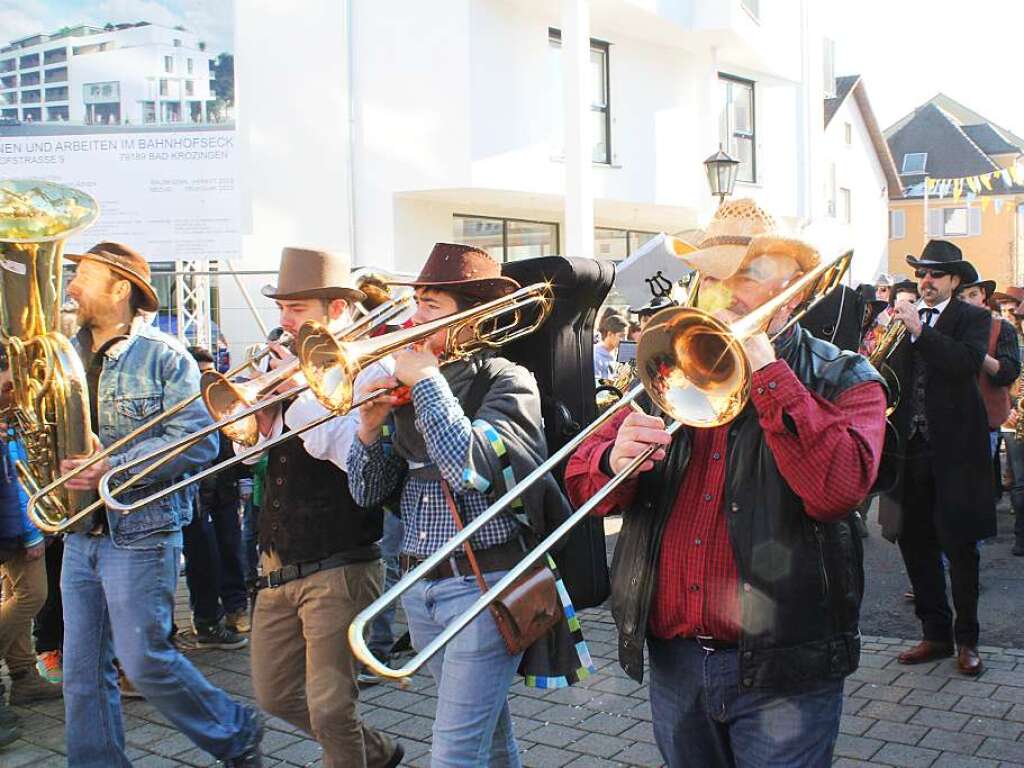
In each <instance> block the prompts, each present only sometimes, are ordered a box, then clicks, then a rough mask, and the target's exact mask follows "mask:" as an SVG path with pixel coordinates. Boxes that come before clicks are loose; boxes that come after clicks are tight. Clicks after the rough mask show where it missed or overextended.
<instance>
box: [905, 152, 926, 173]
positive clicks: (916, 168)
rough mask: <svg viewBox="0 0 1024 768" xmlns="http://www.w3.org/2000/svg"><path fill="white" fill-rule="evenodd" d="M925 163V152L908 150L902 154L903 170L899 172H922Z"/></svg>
mask: <svg viewBox="0 0 1024 768" xmlns="http://www.w3.org/2000/svg"><path fill="white" fill-rule="evenodd" d="M927 165H928V153H927V152H908V153H907V154H905V155H904V156H903V170H902V171H900V173H924V169H925V166H927Z"/></svg>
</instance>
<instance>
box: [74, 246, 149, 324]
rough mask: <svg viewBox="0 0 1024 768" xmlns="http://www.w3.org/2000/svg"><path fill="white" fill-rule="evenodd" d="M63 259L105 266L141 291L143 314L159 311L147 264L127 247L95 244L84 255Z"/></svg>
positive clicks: (78, 254)
mask: <svg viewBox="0 0 1024 768" xmlns="http://www.w3.org/2000/svg"><path fill="white" fill-rule="evenodd" d="M64 258H66V259H67V260H68V261H72V262H74V263H75V264H78V263H79V262H81V261H82V260H83V259H88V260H89V261H95V262H98V263H100V264H103V265H105V266H107V267H108V268H109V269H110V271H111V272H113V273H114V274H116V275H118V276H119V277H122V278H124V279H125V280H127V281H128V282H130V283H131V284H132V285H134V286H136V287H137V288H138V289H139V290H140V291H142V295H143V301H144V303H143V304H142V305H141V306H140V307H139V309H141V310H142V311H143V312H156V311H157V310H158V309H160V299H158V298H157V295H156V290H155V289H154V288H153V284H152V283H151V282H150V275H149V262H148V261H146V260H145V259H144V258H143V257H142V255H141V254H139V253H137V252H135V251H133V250H132V249H131V248H129V247H128V246H127V245H122V244H121V243H114V242H110V241H104V242H102V243H97V244H96V245H94V246H93V247H92V248H90V249H89V250H88V251H86V252H85V253H65V254H64Z"/></svg>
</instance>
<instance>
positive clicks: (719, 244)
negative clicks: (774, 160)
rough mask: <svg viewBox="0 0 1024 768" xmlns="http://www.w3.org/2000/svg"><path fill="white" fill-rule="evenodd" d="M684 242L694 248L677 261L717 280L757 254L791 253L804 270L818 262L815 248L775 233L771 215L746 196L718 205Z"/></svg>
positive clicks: (736, 269)
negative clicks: (696, 236) (690, 239)
mask: <svg viewBox="0 0 1024 768" xmlns="http://www.w3.org/2000/svg"><path fill="white" fill-rule="evenodd" d="M684 242H686V241H685V239H684ZM687 245H690V246H692V247H693V248H694V250H693V251H692V252H691V253H687V254H685V255H683V256H681V257H680V258H681V260H682V261H683V262H684V263H685V264H686V265H687V266H689V267H691V268H693V269H696V270H697V271H698V272H700V273H701V274H703V275H708V276H709V277H714V278H718V279H719V280H725V279H726V278H728V277H732V276H733V275H735V274H736V273H737V272H739V271H740V269H741V268H742V267H744V266H746V265H748V264H750V263H751V262H752V261H753V260H754V259H756V258H757V257H759V256H765V255H768V254H773V255H778V254H785V255H788V256H791V257H793V259H794V260H795V261H796V262H797V264H799V265H800V268H801V269H802V270H803V271H804V272H806V271H808V270H810V269H813V268H814V267H816V266H817V265H818V263H819V262H820V261H821V257H820V256H819V254H818V251H817V250H816V249H814V248H813V247H811V246H810V245H808V244H807V243H805V242H804V241H803V240H799V239H797V238H795V237H788V236H786V235H783V234H781V233H779V232H778V229H777V227H776V225H775V219H773V218H772V216H771V214H769V213H768V212H767V211H765V210H764V209H763V208H761V207H760V206H759V205H758V204H757V203H755V202H754V201H753V200H751V199H749V198H740V199H739V200H729V201H728V202H725V203H723V204H722V205H721V206H719V208H718V210H717V211H715V215H714V217H713V218H712V219H711V223H710V224H708V226H707V228H706V229H705V230H703V232H702V233H701V236H700V239H699V240H697V241H696V242H692V243H689V242H688V243H687Z"/></svg>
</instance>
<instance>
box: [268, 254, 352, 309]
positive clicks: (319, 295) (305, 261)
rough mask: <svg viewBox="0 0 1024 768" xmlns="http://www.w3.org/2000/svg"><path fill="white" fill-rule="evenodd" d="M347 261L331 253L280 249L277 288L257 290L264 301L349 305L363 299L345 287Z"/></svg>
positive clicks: (346, 282) (339, 255)
mask: <svg viewBox="0 0 1024 768" xmlns="http://www.w3.org/2000/svg"><path fill="white" fill-rule="evenodd" d="M350 281H351V276H350V275H349V265H348V257H347V256H345V255H343V254H340V253H336V252H334V251H316V250H311V249H308V248H284V249H282V251H281V270H280V272H278V275H277V285H265V286H263V288H262V289H261V290H260V293H262V294H263V295H264V296H266V297H267V298H268V299H283V300H285V301H294V300H299V299H344V300H345V301H347V302H349V303H350V304H352V303H355V302H360V301H362V300H363V299H365V298H366V296H365V294H364V293H363V292H362V291H359V290H356V289H355V288H351V287H349V286H348V283H349V282H350Z"/></svg>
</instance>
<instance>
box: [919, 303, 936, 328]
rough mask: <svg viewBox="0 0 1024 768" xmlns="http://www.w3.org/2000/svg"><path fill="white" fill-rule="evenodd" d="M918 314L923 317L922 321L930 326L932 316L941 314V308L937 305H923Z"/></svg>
mask: <svg viewBox="0 0 1024 768" xmlns="http://www.w3.org/2000/svg"><path fill="white" fill-rule="evenodd" d="M917 314H918V316H919V317H920V318H921V322H922V323H924V324H925V325H927V326H928V327H929V328H930V327H931V325H932V318H933V317H935V316H936V315H937V314H939V310H937V309H936V308H935V307H921V309H919V310H917Z"/></svg>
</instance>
